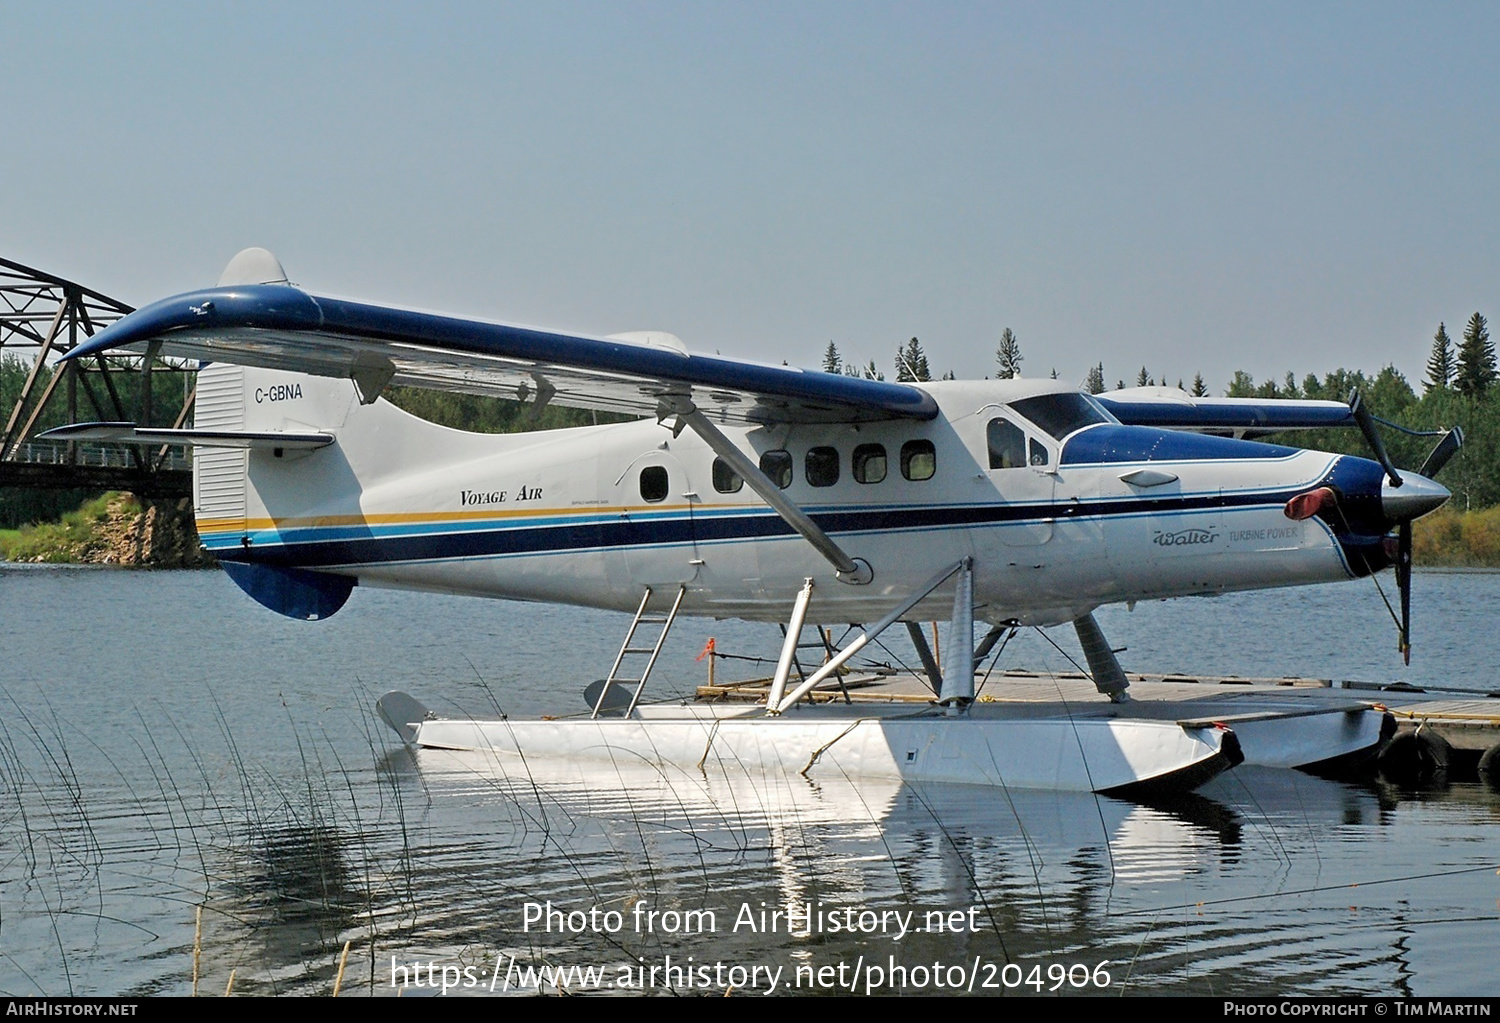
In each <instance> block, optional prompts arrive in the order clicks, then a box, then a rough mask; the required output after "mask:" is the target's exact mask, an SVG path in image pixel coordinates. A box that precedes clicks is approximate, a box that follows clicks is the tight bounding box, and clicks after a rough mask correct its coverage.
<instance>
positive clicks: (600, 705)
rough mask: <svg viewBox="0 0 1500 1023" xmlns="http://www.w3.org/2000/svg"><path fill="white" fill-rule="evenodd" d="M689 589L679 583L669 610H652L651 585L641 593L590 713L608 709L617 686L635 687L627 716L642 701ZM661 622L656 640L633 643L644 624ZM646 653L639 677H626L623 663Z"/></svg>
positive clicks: (593, 716)
mask: <svg viewBox="0 0 1500 1023" xmlns="http://www.w3.org/2000/svg"><path fill="white" fill-rule="evenodd" d="M685 593H687V587H686V586H679V587H677V596H676V597H675V598H674V599H673V601H672V607H671V609H670V610H668V611H667V613H666V614H659V613H658V614H652V613H651V612H650V611H649V610H648V609H647V608H648V605H649V604H650V603H651V587H649V586H647V587H646V592H645V593H643V594H642V595H641V605H640V607H638V608H636V609H635V618H634V620H632V621H631V623H630V629H629V631H628V632H626V633H625V642H623V643H621V644H620V652H619V653H618V654H616V655H615V663H614V667H612V668H610V669H609V677H608V678H606V679H605V680H604V685H603V687H602V688H601V689H600V690H599V698H598V699H597V700H596V701H594V710H593V713H592V714H590V715H589V716H590V717H591V718H597V717H598V716H599V715H600V714H602V713H604V712H605V711H606V710H608V709H609V702H610V701H609V694H610V690H612V689H613V688H614V687H615V686H621V687H629V686H634V687H635V688H634V689H633V690H632V691H631V694H630V705H629V706H628V707H626V708H625V717H629V716H630V715H631V714H634V713H635V705H636V704H637V703H639V702H640V699H641V692H642V691H643V690H644V689H645V688H646V680H647V679H648V678H650V677H651V669H652V668H654V667H655V666H656V658H657V656H658V655H659V654H660V653H661V647H662V644H663V643H665V642H666V641H667V633H668V632H671V631H672V623H673V622H674V621H676V620H677V609H678V608H679V607H681V606H682V597H683V595H684V594H685ZM643 625H644V626H647V627H648V629H649V628H650V627H652V626H660V627H661V631H660V632H658V633H657V634H656V639H655V641H654V642H652V641H651V640H649V639H647V640H645V641H644V642H646V643H649V644H650V645H649V646H632V645H631V644H633V643H635V642H637V640H636V633H637V632H639V631H640V630H641V626H643ZM642 656H644V657H646V665H645V667H644V668H642V669H641V676H640V678H624V677H621V675H620V668H621V665H623V664H624V663H625V659H626V658H627V657H631V658H636V659H639V658H640V657H642Z"/></svg>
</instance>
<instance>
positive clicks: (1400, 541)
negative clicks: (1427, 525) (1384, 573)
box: [1396, 519, 1411, 664]
mask: <svg viewBox="0 0 1500 1023" xmlns="http://www.w3.org/2000/svg"><path fill="white" fill-rule="evenodd" d="M1396 535H1397V543H1396V588H1397V589H1399V590H1400V591H1401V636H1400V641H1399V644H1398V646H1399V649H1400V651H1401V656H1402V657H1403V658H1405V660H1406V663H1407V664H1410V663H1411V520H1410V519H1408V520H1407V521H1405V522H1403V523H1401V529H1400V531H1399V532H1398V533H1397V534H1396Z"/></svg>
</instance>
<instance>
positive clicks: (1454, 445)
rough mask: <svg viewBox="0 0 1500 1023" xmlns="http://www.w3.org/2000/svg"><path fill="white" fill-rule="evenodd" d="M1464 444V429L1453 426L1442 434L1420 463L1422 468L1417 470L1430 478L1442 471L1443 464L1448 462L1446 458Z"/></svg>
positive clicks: (1456, 452) (1451, 455)
mask: <svg viewBox="0 0 1500 1023" xmlns="http://www.w3.org/2000/svg"><path fill="white" fill-rule="evenodd" d="M1463 446H1464V431H1463V430H1462V429H1460V428H1459V427H1457V426H1455V427H1454V428H1453V429H1451V430H1449V431H1448V432H1447V433H1445V434H1443V439H1442V440H1440V441H1438V442H1437V446H1436V447H1435V448H1433V449H1432V453H1431V454H1429V455H1428V456H1427V461H1425V462H1423V463H1422V468H1420V469H1418V470H1417V472H1418V473H1420V474H1421V475H1423V476H1426V477H1427V478H1428V479H1432V478H1433V477H1434V476H1436V475H1437V474H1438V473H1440V472H1442V471H1443V466H1445V465H1447V464H1448V459H1450V458H1452V457H1453V456H1454V455H1456V454H1458V449H1459V448H1461V447H1463Z"/></svg>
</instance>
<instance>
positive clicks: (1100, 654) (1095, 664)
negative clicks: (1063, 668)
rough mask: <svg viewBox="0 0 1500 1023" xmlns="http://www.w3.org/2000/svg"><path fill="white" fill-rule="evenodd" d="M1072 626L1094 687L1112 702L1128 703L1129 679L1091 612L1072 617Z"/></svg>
mask: <svg viewBox="0 0 1500 1023" xmlns="http://www.w3.org/2000/svg"><path fill="white" fill-rule="evenodd" d="M1073 628H1074V629H1075V630H1077V632H1078V642H1079V644H1080V645H1082V647H1083V656H1084V657H1085V658H1087V659H1088V662H1089V674H1090V675H1093V676H1094V688H1095V689H1097V690H1099V692H1101V693H1103V694H1104V695H1105V696H1108V697H1109V698H1110V701H1111V702H1112V703H1129V702H1130V694H1129V693H1127V692H1126V691H1125V690H1126V689H1128V688H1129V687H1130V680H1129V679H1127V678H1126V677H1125V669H1123V668H1121V667H1120V662H1119V660H1118V659H1117V658H1116V657H1115V652H1114V651H1113V650H1111V649H1110V646H1109V640H1107V639H1105V638H1104V632H1103V630H1102V629H1100V628H1099V623H1098V622H1096V621H1094V616H1093V615H1092V614H1086V615H1084V616H1083V617H1081V618H1075V619H1073Z"/></svg>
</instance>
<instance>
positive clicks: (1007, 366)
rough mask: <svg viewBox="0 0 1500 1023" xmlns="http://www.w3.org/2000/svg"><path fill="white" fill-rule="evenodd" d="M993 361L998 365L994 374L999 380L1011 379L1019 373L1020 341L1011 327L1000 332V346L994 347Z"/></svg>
mask: <svg viewBox="0 0 1500 1023" xmlns="http://www.w3.org/2000/svg"><path fill="white" fill-rule="evenodd" d="M995 362H997V363H998V364H999V366H1000V372H999V373H997V374H996V376H998V377H999V378H1000V379H1001V380H1013V379H1014V378H1016V377H1018V376H1020V375H1021V342H1020V341H1019V340H1018V339H1017V338H1016V335H1015V334H1013V333H1011V329H1010V328H1009V327H1006V328H1005V329H1004V330H1003V331H1001V332H1000V347H999V348H997V349H995Z"/></svg>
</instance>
